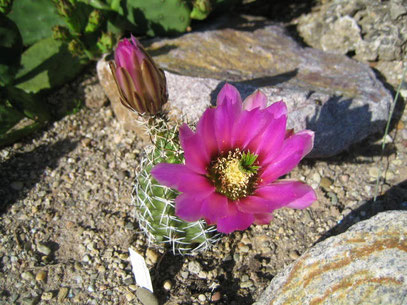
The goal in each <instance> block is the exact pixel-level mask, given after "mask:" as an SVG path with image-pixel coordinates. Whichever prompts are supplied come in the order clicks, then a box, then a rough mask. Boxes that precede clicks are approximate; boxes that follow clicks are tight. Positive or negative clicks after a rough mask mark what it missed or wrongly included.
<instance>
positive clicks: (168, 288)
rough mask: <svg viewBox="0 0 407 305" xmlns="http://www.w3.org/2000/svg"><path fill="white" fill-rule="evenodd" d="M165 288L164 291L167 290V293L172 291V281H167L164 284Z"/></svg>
mask: <svg viewBox="0 0 407 305" xmlns="http://www.w3.org/2000/svg"><path fill="white" fill-rule="evenodd" d="M163 287H164V289H165V290H167V291H168V290H170V289H171V287H172V284H171V281H170V280H166V281H165V282H164V285H163Z"/></svg>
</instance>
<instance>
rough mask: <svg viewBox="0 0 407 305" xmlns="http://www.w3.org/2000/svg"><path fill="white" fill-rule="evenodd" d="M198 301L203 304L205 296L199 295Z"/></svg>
mask: <svg viewBox="0 0 407 305" xmlns="http://www.w3.org/2000/svg"><path fill="white" fill-rule="evenodd" d="M198 300H199V301H201V302H205V301H206V296H205V295H204V294H200V295H199V296H198Z"/></svg>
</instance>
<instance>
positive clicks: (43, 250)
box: [37, 243, 51, 256]
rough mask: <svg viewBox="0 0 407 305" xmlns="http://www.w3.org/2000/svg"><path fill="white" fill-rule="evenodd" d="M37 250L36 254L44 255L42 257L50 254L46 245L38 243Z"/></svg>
mask: <svg viewBox="0 0 407 305" xmlns="http://www.w3.org/2000/svg"><path fill="white" fill-rule="evenodd" d="M37 250H38V252H40V253H42V254H44V255H46V256H47V255H50V254H51V249H50V248H48V247H47V246H46V245H44V244H41V243H39V244H38V245H37Z"/></svg>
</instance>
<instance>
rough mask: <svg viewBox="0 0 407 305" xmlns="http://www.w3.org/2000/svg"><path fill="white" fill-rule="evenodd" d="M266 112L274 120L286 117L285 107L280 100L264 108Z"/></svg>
mask: <svg viewBox="0 0 407 305" xmlns="http://www.w3.org/2000/svg"><path fill="white" fill-rule="evenodd" d="M266 110H267V112H268V113H270V114H272V115H273V116H274V118H276V119H277V118H279V117H280V116H282V115H287V105H286V104H285V103H284V102H283V101H282V100H281V101H279V102H275V103H273V104H271V105H270V106H268V107H267V108H266Z"/></svg>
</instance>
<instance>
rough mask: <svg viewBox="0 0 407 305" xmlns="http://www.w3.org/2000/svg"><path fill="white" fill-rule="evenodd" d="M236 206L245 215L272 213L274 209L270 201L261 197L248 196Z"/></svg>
mask: <svg viewBox="0 0 407 305" xmlns="http://www.w3.org/2000/svg"><path fill="white" fill-rule="evenodd" d="M236 206H237V208H238V210H239V211H240V212H243V213H251V214H254V213H271V212H272V211H273V210H274V208H273V207H272V206H271V204H270V201H269V200H267V199H264V198H261V197H259V196H248V197H246V198H244V199H241V200H239V201H237V202H236Z"/></svg>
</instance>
